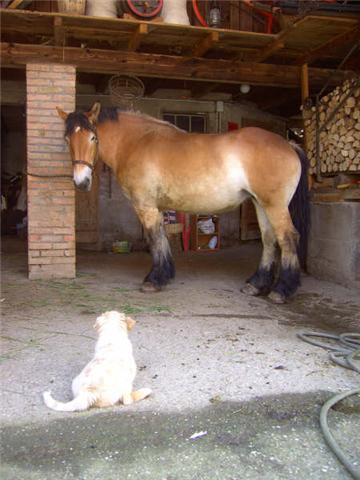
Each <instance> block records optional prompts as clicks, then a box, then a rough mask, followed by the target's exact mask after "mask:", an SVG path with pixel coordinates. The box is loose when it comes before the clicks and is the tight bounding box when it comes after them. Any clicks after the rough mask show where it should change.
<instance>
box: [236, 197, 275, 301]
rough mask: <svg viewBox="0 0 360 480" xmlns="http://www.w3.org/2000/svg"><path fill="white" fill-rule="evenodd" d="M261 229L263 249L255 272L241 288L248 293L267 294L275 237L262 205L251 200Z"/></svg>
mask: <svg viewBox="0 0 360 480" xmlns="http://www.w3.org/2000/svg"><path fill="white" fill-rule="evenodd" d="M253 203H254V206H255V208H256V214H257V218H258V222H259V226H260V231H261V239H262V243H263V251H262V256H261V260H260V263H259V266H258V268H257V270H256V272H255V273H254V274H253V275H252V276H251V277H250V278H249V279H248V280H247V281H246V285H245V286H244V288H243V289H242V292H243V293H247V294H249V295H267V294H268V293H269V292H270V290H271V287H272V285H273V283H274V278H275V277H274V275H275V261H276V237H275V233H274V230H273V228H272V226H271V224H270V222H269V219H268V217H267V215H266V213H265V210H264V209H263V207H262V206H261V205H260V204H259V203H258V202H257V201H256V200H253Z"/></svg>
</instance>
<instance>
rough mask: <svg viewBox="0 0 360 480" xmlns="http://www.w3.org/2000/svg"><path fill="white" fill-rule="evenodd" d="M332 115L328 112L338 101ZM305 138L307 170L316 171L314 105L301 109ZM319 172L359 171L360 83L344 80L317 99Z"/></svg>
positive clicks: (354, 80) (356, 80)
mask: <svg viewBox="0 0 360 480" xmlns="http://www.w3.org/2000/svg"><path fill="white" fill-rule="evenodd" d="M341 102H343V103H342V105H341V106H340V108H339V109H338V110H337V111H336V113H335V115H334V116H333V118H332V119H331V120H330V121H328V119H329V118H330V116H331V114H332V112H333V111H334V109H336V107H337V106H338V105H339V104H340V103H341ZM303 117H304V126H305V141H306V150H307V154H308V158H309V161H310V173H315V172H316V107H315V106H309V107H308V108H306V106H304V108H303ZM318 117H319V125H318V126H319V128H320V148H319V163H320V172H321V173H323V174H336V173H337V172H359V171H360V84H359V80H358V79H352V80H346V81H345V82H344V83H343V84H342V85H341V86H340V87H337V88H335V90H333V91H332V92H331V93H329V94H328V95H325V96H324V97H322V98H321V100H320V103H319V113H318Z"/></svg>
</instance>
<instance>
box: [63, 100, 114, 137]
mask: <svg viewBox="0 0 360 480" xmlns="http://www.w3.org/2000/svg"><path fill="white" fill-rule="evenodd" d="M120 111H122V110H121V108H117V107H108V108H102V109H101V110H100V113H99V116H98V119H97V122H96V123H98V124H99V123H103V122H106V121H107V120H110V121H112V122H116V121H117V120H118V113H119V112H120ZM76 127H80V128H83V129H84V130H90V131H91V132H94V131H95V126H94V125H92V124H91V123H90V122H89V119H88V117H87V116H86V115H85V112H72V113H69V115H68V116H67V119H66V122H65V137H66V136H70V135H71V134H72V133H73V132H74V130H75V128H76Z"/></svg>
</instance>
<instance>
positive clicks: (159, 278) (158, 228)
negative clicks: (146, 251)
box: [135, 208, 175, 292]
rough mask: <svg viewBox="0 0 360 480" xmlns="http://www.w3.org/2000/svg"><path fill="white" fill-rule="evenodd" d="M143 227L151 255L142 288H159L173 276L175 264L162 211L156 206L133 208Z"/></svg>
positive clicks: (153, 289) (146, 289) (147, 289)
mask: <svg viewBox="0 0 360 480" xmlns="http://www.w3.org/2000/svg"><path fill="white" fill-rule="evenodd" d="M135 210H136V212H137V214H138V217H139V219H140V221H141V223H142V225H143V227H144V231H145V235H146V239H147V241H148V244H149V248H150V253H151V255H152V262H153V263H152V267H151V270H150V272H149V273H148V274H147V275H146V277H145V279H144V283H143V286H142V290H143V291H146V292H151V291H157V290H161V288H162V287H163V286H164V285H166V284H167V283H168V282H169V281H170V280H171V279H172V278H174V277H175V266H174V262H173V259H172V255H171V250H170V245H169V242H168V239H167V236H166V233H165V229H164V221H163V216H162V213H161V212H159V210H158V209H157V208H135Z"/></svg>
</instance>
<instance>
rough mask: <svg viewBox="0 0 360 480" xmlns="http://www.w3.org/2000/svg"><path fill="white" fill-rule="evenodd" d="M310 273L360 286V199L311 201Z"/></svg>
mask: <svg viewBox="0 0 360 480" xmlns="http://www.w3.org/2000/svg"><path fill="white" fill-rule="evenodd" d="M308 269H309V273H311V274H312V275H314V276H315V277H318V278H322V279H324V280H328V281H335V282H337V283H340V284H342V285H345V286H349V287H356V288H360V203H358V202H341V203H312V204H311V230H310V238H309V255H308Z"/></svg>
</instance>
